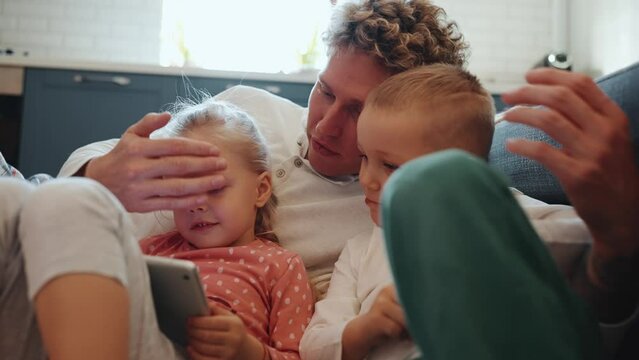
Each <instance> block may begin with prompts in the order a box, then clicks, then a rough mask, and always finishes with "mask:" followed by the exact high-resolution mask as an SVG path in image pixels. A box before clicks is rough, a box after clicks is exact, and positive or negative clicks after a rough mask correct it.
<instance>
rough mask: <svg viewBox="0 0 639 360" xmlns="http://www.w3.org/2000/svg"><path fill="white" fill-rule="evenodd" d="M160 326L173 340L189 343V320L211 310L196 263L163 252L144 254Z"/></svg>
mask: <svg viewBox="0 0 639 360" xmlns="http://www.w3.org/2000/svg"><path fill="white" fill-rule="evenodd" d="M144 261H145V262H146V265H147V268H148V269H149V278H150V280H151V290H152V292H153V303H154V305H155V313H156V316H157V319H158V324H159V325H160V330H162V332H163V333H164V334H165V335H166V336H167V337H168V338H169V339H171V341H173V342H175V343H176V344H179V345H181V346H186V345H187V336H186V321H187V319H188V318H189V317H190V316H197V315H207V314H208V313H209V309H208V304H207V300H206V296H205V295H204V289H203V288H202V283H201V282H200V275H199V273H198V271H197V267H196V266H195V264H194V263H192V262H191V261H187V260H178V259H171V258H166V257H160V256H148V255H145V256H144Z"/></svg>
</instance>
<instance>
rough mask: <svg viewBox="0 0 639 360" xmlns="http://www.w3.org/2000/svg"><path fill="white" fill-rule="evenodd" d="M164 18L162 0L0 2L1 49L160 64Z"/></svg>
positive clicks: (17, 0) (27, 0)
mask: <svg viewBox="0 0 639 360" xmlns="http://www.w3.org/2000/svg"><path fill="white" fill-rule="evenodd" d="M161 14H162V0H126V1H119V0H0V49H3V48H7V47H9V48H15V49H21V50H28V51H29V53H30V55H31V56H38V57H50V58H54V59H69V60H88V61H121V62H135V63H149V64H157V63H158V62H159V48H160V44H159V34H160V27H161V23H162V19H161ZM140 44H143V45H140Z"/></svg>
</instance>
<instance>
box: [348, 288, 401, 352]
mask: <svg viewBox="0 0 639 360" xmlns="http://www.w3.org/2000/svg"><path fill="white" fill-rule="evenodd" d="M402 337H407V333H406V318H405V315H404V310H403V309H402V307H401V305H400V304H399V302H398V301H397V292H396V291H395V286H394V285H388V286H386V287H385V288H384V289H382V291H380V292H379V294H378V295H377V298H375V302H374V303H373V306H372V307H371V309H370V310H369V311H368V312H367V313H365V314H361V315H359V316H358V317H356V318H354V319H353V320H351V321H350V322H349V323H348V324H346V327H345V328H344V332H343V334H342V358H343V359H344V360H346V359H363V358H364V357H366V355H368V353H369V352H370V351H371V349H372V348H373V347H374V346H375V345H378V344H379V343H380V342H382V341H385V340H389V339H399V338H402Z"/></svg>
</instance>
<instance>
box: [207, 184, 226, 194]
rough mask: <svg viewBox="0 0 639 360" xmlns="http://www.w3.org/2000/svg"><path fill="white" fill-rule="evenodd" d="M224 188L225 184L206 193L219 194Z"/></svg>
mask: <svg viewBox="0 0 639 360" xmlns="http://www.w3.org/2000/svg"><path fill="white" fill-rule="evenodd" d="M224 189H226V186H224V187H221V188H219V189H214V190H209V192H208V194H209V195H220V194H222V192H223V191H224Z"/></svg>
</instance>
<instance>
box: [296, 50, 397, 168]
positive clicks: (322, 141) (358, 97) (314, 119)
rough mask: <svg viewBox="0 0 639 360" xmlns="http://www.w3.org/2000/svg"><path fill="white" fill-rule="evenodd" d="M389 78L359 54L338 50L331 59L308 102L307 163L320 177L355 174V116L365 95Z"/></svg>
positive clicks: (357, 164)
mask: <svg viewBox="0 0 639 360" xmlns="http://www.w3.org/2000/svg"><path fill="white" fill-rule="evenodd" d="M388 76H389V74H388V73H387V72H386V70H385V69H384V67H383V66H381V65H380V64H378V63H377V62H376V61H375V59H373V58H372V57H370V56H368V55H366V54H364V53H361V52H353V51H339V52H337V53H335V54H334V55H332V56H331V57H330V59H329V62H328V65H327V66H326V68H325V69H324V70H323V71H322V72H321V73H320V74H319V77H318V80H317V82H316V83H315V86H314V87H313V90H312V91H311V95H310V97H309V99H308V107H309V110H308V120H307V124H306V135H307V136H308V141H309V149H308V160H309V162H310V163H311V165H312V166H313V168H314V169H315V170H316V171H318V172H319V173H320V174H322V175H325V176H343V175H352V174H356V173H357V170H358V169H359V163H360V157H359V155H360V154H359V151H358V150H357V117H358V116H359V114H360V111H361V109H362V107H363V104H364V100H366V96H368V93H369V92H370V91H371V90H372V89H373V88H375V87H376V86H377V85H379V84H380V83H381V82H382V81H383V80H385V79H386V78H387V77H388Z"/></svg>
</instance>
